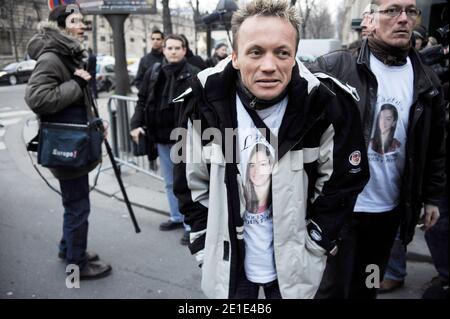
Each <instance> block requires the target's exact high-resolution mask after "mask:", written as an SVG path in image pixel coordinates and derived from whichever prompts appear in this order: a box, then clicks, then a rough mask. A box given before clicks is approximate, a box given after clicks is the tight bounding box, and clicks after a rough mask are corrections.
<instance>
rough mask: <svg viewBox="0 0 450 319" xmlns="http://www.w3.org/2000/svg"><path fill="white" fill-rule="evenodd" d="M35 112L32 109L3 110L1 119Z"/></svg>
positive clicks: (0, 114)
mask: <svg viewBox="0 0 450 319" xmlns="http://www.w3.org/2000/svg"><path fill="white" fill-rule="evenodd" d="M30 113H33V112H31V111H13V112H1V113H0V119H4V118H8V117H17V116H24V115H27V114H30Z"/></svg>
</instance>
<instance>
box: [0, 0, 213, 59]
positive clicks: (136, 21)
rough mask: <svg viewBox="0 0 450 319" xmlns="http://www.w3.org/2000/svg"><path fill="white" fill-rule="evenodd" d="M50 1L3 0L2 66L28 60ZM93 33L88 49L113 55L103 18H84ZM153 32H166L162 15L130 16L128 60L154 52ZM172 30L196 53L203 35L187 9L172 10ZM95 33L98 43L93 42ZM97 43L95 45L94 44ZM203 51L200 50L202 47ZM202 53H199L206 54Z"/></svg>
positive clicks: (0, 13) (0, 26) (0, 29)
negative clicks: (31, 45)
mask: <svg viewBox="0 0 450 319" xmlns="http://www.w3.org/2000/svg"><path fill="white" fill-rule="evenodd" d="M47 2H48V1H47V0H0V66H2V65H5V64H7V63H10V62H14V61H21V60H25V59H26V58H27V54H26V46H27V43H28V41H29V40H30V39H31V37H32V36H33V35H34V34H35V33H36V31H37V29H38V24H39V22H40V21H42V20H46V19H47V18H48V14H49V12H50V11H49V8H48V5H47ZM85 21H86V22H87V24H88V26H89V28H90V29H91V30H90V31H87V32H86V33H85V41H84V44H85V46H86V47H91V48H96V51H97V52H96V53H97V54H101V55H111V56H113V55H114V47H113V46H114V44H113V41H112V30H111V27H110V26H109V23H108V21H107V20H106V18H105V17H103V16H95V17H94V16H92V15H88V16H86V17H85ZM153 29H159V30H163V23H162V14H161V13H160V12H158V14H151V15H142V14H140V15H130V16H129V17H128V19H127V20H126V21H125V26H124V30H125V43H126V53H127V57H128V58H132V59H133V58H134V59H139V58H140V57H142V56H143V55H144V54H145V53H146V52H149V51H150V50H151V43H150V35H151V31H152V30H153ZM172 29H173V32H174V33H183V34H184V35H186V37H187V38H188V40H189V44H190V47H191V48H192V49H193V50H194V51H195V49H196V47H197V43H200V42H201V41H202V40H204V39H203V38H204V36H203V35H201V34H199V35H197V39H196V33H195V25H194V20H193V14H190V12H189V11H188V10H183V11H182V10H177V9H174V10H172ZM94 34H96V41H95V39H94ZM95 42H96V44H94V43H95ZM199 49H201V48H199ZM204 51H205V52H202V50H200V52H199V54H202V55H206V49H204Z"/></svg>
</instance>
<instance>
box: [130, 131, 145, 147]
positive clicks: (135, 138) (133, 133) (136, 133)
mask: <svg viewBox="0 0 450 319" xmlns="http://www.w3.org/2000/svg"><path fill="white" fill-rule="evenodd" d="M140 134H142V135H145V131H144V129H143V128H142V127H138V128H135V129H134V130H132V131H131V132H130V135H131V138H132V139H133V141H134V142H135V143H136V144H138V143H139V135H140Z"/></svg>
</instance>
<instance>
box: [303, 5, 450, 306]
mask: <svg viewBox="0 0 450 319" xmlns="http://www.w3.org/2000/svg"><path fill="white" fill-rule="evenodd" d="M371 5H372V14H373V23H372V28H373V32H372V36H371V37H369V38H368V39H367V40H365V41H364V42H363V45H362V47H361V48H360V50H359V51H357V52H354V53H350V52H339V53H331V54H328V55H326V56H323V57H321V58H319V59H318V60H317V62H316V63H315V65H312V66H311V69H315V68H317V67H318V68H319V69H321V70H324V71H327V72H329V73H331V74H333V75H334V76H336V77H337V78H338V79H340V80H342V81H344V82H347V83H349V84H350V85H352V86H354V87H355V88H356V89H357V91H358V93H359V96H360V100H359V102H358V107H359V110H360V116H361V121H362V125H363V130H364V137H365V142H366V147H367V155H368V160H369V167H370V175H371V177H370V180H369V182H368V183H367V185H366V187H365V188H364V190H363V191H362V193H361V194H360V195H359V196H358V199H357V202H356V205H355V210H354V214H353V218H352V220H351V221H349V226H348V228H347V229H346V231H345V232H343V233H342V234H341V236H342V243H341V248H342V249H341V251H342V250H343V251H344V253H342V254H341V255H340V256H339V257H338V258H335V259H333V260H329V263H328V265H327V270H326V272H325V276H324V280H323V282H322V285H321V288H320V289H319V293H318V295H317V297H318V298H346V297H350V298H375V297H376V288H379V284H380V282H379V281H380V280H381V279H382V278H383V274H384V271H385V267H386V264H387V261H388V258H389V254H390V249H391V246H392V243H393V241H394V239H395V236H396V233H397V230H398V228H399V226H400V237H401V239H402V240H403V242H404V244H405V245H406V244H408V243H409V242H410V241H411V240H412V237H413V235H414V229H415V226H416V224H417V222H418V220H419V215H420V210H421V208H422V206H424V210H425V217H424V223H425V225H426V226H427V227H431V226H432V225H434V223H435V222H436V221H437V219H438V217H439V209H438V204H439V202H440V200H441V197H442V196H443V192H444V183H445V172H444V161H445V149H444V107H443V103H442V92H441V86H440V83H439V80H438V79H437V77H436V76H435V75H434V74H433V72H432V71H431V70H430V69H429V68H428V66H426V65H424V64H423V63H422V61H421V60H420V57H419V55H418V53H417V52H416V51H415V50H414V48H412V47H411V34H412V31H413V27H414V25H415V24H416V22H417V20H418V18H419V17H420V14H421V12H420V10H419V9H418V8H417V7H416V1H415V0H372V1H371Z"/></svg>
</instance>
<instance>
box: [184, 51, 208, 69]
mask: <svg viewBox="0 0 450 319" xmlns="http://www.w3.org/2000/svg"><path fill="white" fill-rule="evenodd" d="M186 60H187V62H188V63H189V64H190V65H193V66H196V67H197V68H199V69H200V70H204V69H206V68H207V67H208V66H207V65H206V63H205V61H203V59H202V58H201V56H199V55H195V54H194V52H192V50H191V49H186Z"/></svg>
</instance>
